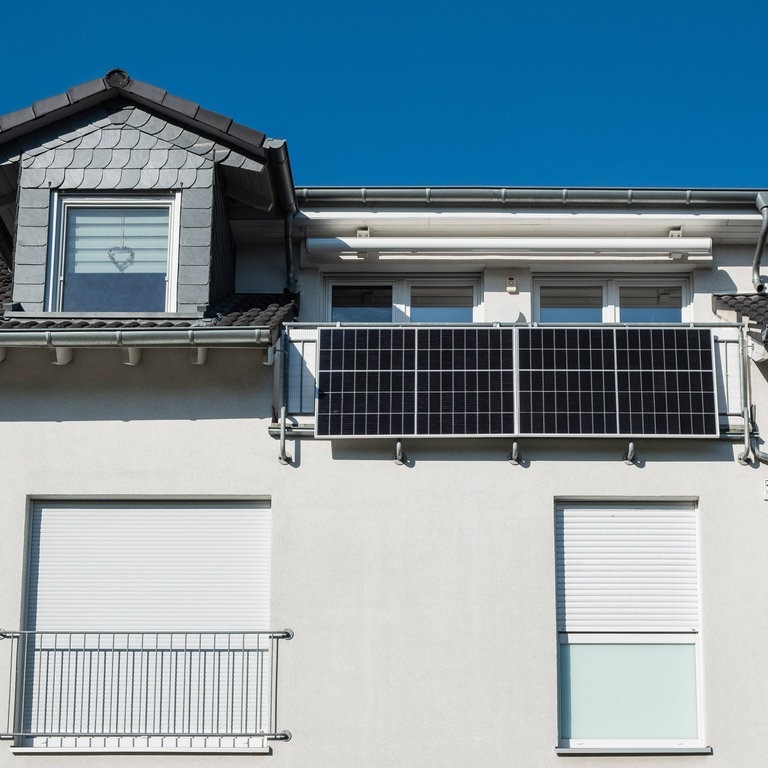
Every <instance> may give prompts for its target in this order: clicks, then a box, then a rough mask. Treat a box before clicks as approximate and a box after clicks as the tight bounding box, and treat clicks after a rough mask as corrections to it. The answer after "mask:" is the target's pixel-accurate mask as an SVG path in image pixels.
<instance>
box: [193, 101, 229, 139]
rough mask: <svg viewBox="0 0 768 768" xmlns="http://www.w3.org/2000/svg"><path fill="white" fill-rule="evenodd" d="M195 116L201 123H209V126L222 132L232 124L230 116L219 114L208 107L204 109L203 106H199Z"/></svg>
mask: <svg viewBox="0 0 768 768" xmlns="http://www.w3.org/2000/svg"><path fill="white" fill-rule="evenodd" d="M195 117H196V119H197V120H199V121H200V122H201V123H205V124H206V125H210V126H211V128H216V129H217V130H219V131H223V132H224V133H226V132H227V131H228V130H229V127H230V126H231V125H232V118H231V117H227V116H226V115H220V114H219V113H218V112H211V110H210V109H204V108H203V107H200V109H198V110H197V114H196V115H195Z"/></svg>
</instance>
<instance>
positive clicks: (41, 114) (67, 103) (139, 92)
mask: <svg viewBox="0 0 768 768" xmlns="http://www.w3.org/2000/svg"><path fill="white" fill-rule="evenodd" d="M114 100H122V101H124V102H128V103H130V104H134V105H136V106H138V107H143V108H145V109H147V110H148V111H150V112H151V113H152V114H155V115H158V116H161V117H164V118H166V119H167V120H169V121H171V122H173V123H175V124H178V125H181V126H183V127H185V128H186V129H188V131H190V132H192V133H196V134H199V135H200V136H204V137H206V138H208V139H211V140H213V141H214V142H216V143H218V144H221V145H223V146H226V147H230V148H232V149H235V150H237V152H239V153H241V154H242V155H244V156H245V157H247V158H249V159H251V160H255V161H257V162H258V163H261V164H264V165H266V166H267V167H268V169H269V175H270V178H271V179H272V187H273V195H274V203H275V209H276V211H277V212H278V213H280V214H287V213H295V212H296V210H298V205H297V203H296V195H295V191H294V186H293V175H292V173H291V166H290V161H289V158H288V148H287V145H286V142H285V140H283V139H270V138H267V137H266V135H265V134H264V133H262V132H261V131H257V130H254V129H253V128H249V127H248V126H245V125H241V124H240V123H237V122H235V121H234V120H233V119H232V118H231V117H227V116H226V115H221V114H219V113H218V112H212V111H211V110H209V109H205V108H204V107H201V106H200V105H199V104H196V103H194V102H192V101H188V100H187V99H182V98H180V97H179V96H174V95H172V94H170V93H168V92H167V91H165V90H163V89H162V88H158V87H157V86H154V85H149V84H148V83H142V82H141V81H139V80H133V79H132V78H131V77H130V75H129V74H128V73H127V72H125V71H124V70H122V69H113V70H110V71H109V72H107V74H106V75H104V77H101V78H98V79H96V80H90V81H89V82H87V83H83V84H81V85H76V86H74V87H73V88H70V89H68V90H67V91H65V92H64V93H60V94H57V95H55V96H49V97H48V98H46V99H41V100H40V101H36V102H34V103H33V104H32V105H31V106H29V107H25V108H23V109H19V110H17V111H15V112H10V113H8V114H5V115H0V148H1V147H6V148H7V147H8V145H9V144H11V143H12V142H14V141H16V140H21V139H23V138H24V137H25V136H27V135H29V134H30V133H33V132H35V131H39V130H40V129H43V128H45V127H47V126H49V125H52V124H53V123H58V122H60V121H63V120H66V119H67V118H69V117H72V116H74V115H78V114H79V113H82V112H85V111H87V110H90V109H92V108H94V107H98V106H99V105H101V104H103V103H105V102H107V101H114ZM6 154H7V149H6ZM232 170H233V172H236V171H237V169H232ZM262 208H263V206H262Z"/></svg>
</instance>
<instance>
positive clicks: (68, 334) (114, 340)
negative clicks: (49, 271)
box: [0, 327, 270, 348]
mask: <svg viewBox="0 0 768 768" xmlns="http://www.w3.org/2000/svg"><path fill="white" fill-rule="evenodd" d="M269 345H270V330H269V328H253V327H251V328H231V327H228V328H162V329H157V328H151V329H147V328H117V329H108V330H106V329H98V330H89V329H52V330H26V329H15V330H8V331H0V347H32V348H35V347H37V348H50V347H269Z"/></svg>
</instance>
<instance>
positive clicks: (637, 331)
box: [616, 328, 718, 436]
mask: <svg viewBox="0 0 768 768" xmlns="http://www.w3.org/2000/svg"><path fill="white" fill-rule="evenodd" d="M616 381H617V395H618V418H619V432H621V433H622V434H629V435H702V436H707V435H709V436H716V435H717V434H718V415H717V397H716V395H715V392H716V390H715V386H716V384H715V377H714V356H713V351H712V331H711V330H710V329H709V328H617V329H616Z"/></svg>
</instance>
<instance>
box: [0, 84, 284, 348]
mask: <svg viewBox="0 0 768 768" xmlns="http://www.w3.org/2000/svg"><path fill="white" fill-rule="evenodd" d="M275 165H277V167H278V170H277V171H275V170H274V166H275ZM286 169H287V170H286ZM274 174H277V182H275V176H274ZM225 187H226V188H227V190H228V191H229V194H230V195H232V196H233V197H234V198H236V199H238V200H240V201H242V200H248V201H250V205H251V206H252V209H253V210H254V211H258V214H256V215H257V216H258V217H267V218H274V217H276V216H280V215H284V213H285V211H287V210H294V209H295V205H296V204H295V197H294V192H293V182H292V179H291V176H290V170H289V165H288V159H287V150H286V149H285V146H284V142H282V141H279V140H269V141H267V140H266V136H265V135H264V134H263V133H261V132H259V131H255V130H253V129H251V128H248V127H247V126H243V125H240V124H238V123H236V122H234V121H233V120H232V119H231V118H229V117H226V116H225V115H220V114H217V113H215V112H211V111H209V110H206V109H203V108H202V107H200V106H199V105H198V104H195V103H193V102H190V101H187V100H185V99H181V98H179V97H176V96H173V95H171V94H168V93H167V92H166V91H164V90H163V89H161V88H156V87H155V86H152V85H148V84H146V83H141V82H139V81H134V80H132V79H131V78H130V76H129V75H128V74H127V73H125V72H123V71H122V70H112V71H111V72H109V73H107V75H106V76H105V77H104V78H100V79H97V80H93V81H90V82H88V83H84V84H82V85H79V86H75V87H74V88H70V89H69V90H68V91H67V92H66V93H62V94H58V95H57V96H52V97H50V98H47V99H43V100H41V101H38V102H35V103H34V104H33V105H32V106H31V107H27V108H25V109H22V110H18V111H17V112H13V113H10V114H6V115H0V204H1V205H0V225H2V227H3V230H2V231H0V235H3V236H4V237H3V238H0V255H1V256H2V257H3V258H4V259H5V260H6V261H9V260H10V256H11V252H10V245H9V244H10V233H11V232H12V231H14V232H15V238H13V240H14V241H15V242H13V256H14V263H13V274H12V273H11V272H10V271H9V270H8V268H7V267H6V266H4V265H1V264H2V263H1V262H0V265H1V266H0V298H1V299H2V301H3V303H4V304H6V305H8V304H10V303H11V302H13V303H15V304H20V305H21V306H22V307H23V309H24V310H25V311H26V312H28V313H29V314H30V315H31V317H24V316H22V315H19V314H14V315H11V316H8V315H6V316H4V317H1V318H0V329H36V328H37V329H40V328H54V329H55V328H130V327H141V328H174V327H175V328H178V327H194V326H206V327H216V326H219V325H221V326H231V325H237V326H241V327H242V326H249V327H250V326H254V325H255V326H260V327H268V328H270V329H272V330H273V332H275V333H276V332H277V329H278V328H279V325H280V323H282V322H284V321H288V320H292V319H294V318H295V317H296V314H297V306H298V304H297V299H296V297H294V296H291V295H288V294H280V295H274V294H235V293H234V270H235V265H234V245H233V242H232V239H231V235H230V232H229V222H228V209H227V202H226V197H225V193H224V188H225ZM53 191H60V192H62V193H74V194H91V193H92V194H94V195H97V194H104V193H109V194H115V195H118V196H120V197H125V196H130V195H141V194H161V193H169V192H178V193H180V199H181V203H180V208H181V210H180V231H179V269H178V286H177V304H176V307H173V308H171V309H172V310H175V311H177V312H178V313H179V314H180V315H186V317H185V318H181V317H180V318H179V319H178V320H177V319H173V318H167V317H166V318H162V319H152V318H148V317H147V318H141V317H136V318H135V319H106V318H105V319H93V318H85V317H72V318H62V317H61V316H60V315H59V316H56V317H53V316H51V317H50V318H46V317H45V315H44V309H45V298H46V297H45V290H46V275H47V274H48V265H47V260H48V258H49V255H50V250H51V234H50V232H49V227H50V221H51V210H50V207H51V202H52V200H53V199H54V198H53V196H52V192H53ZM12 201H13V202H12ZM285 206H288V207H285ZM4 233H5V234H4ZM203 308H206V311H205V316H204V317H199V318H197V319H190V315H192V316H194V315H199V314H201V312H200V311H201V309H203Z"/></svg>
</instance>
